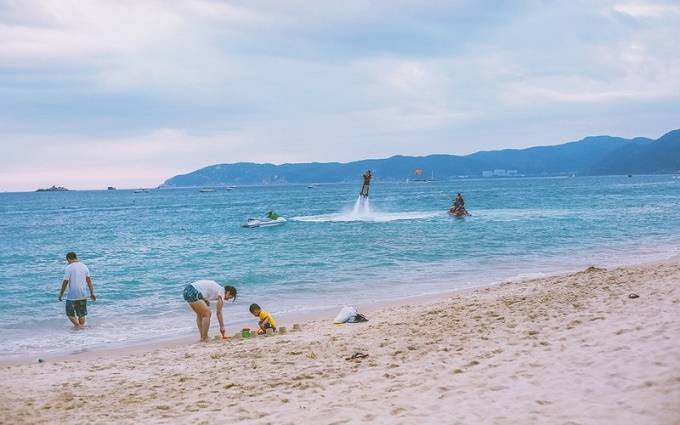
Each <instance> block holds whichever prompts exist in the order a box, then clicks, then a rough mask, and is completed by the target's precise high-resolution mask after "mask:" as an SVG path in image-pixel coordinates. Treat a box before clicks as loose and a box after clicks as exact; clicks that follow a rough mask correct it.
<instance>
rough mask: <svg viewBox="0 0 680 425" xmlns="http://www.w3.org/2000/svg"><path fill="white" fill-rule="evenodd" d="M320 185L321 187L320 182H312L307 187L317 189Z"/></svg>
mask: <svg viewBox="0 0 680 425" xmlns="http://www.w3.org/2000/svg"><path fill="white" fill-rule="evenodd" d="M318 187H319V184H318V183H312V184H310V185H309V186H307V189H316V188H318Z"/></svg>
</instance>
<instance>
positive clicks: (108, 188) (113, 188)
mask: <svg viewBox="0 0 680 425" xmlns="http://www.w3.org/2000/svg"><path fill="white" fill-rule="evenodd" d="M106 190H116V188H115V187H113V186H109V187H107V188H106Z"/></svg>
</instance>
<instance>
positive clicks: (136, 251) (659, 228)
mask: <svg viewBox="0 0 680 425" xmlns="http://www.w3.org/2000/svg"><path fill="white" fill-rule="evenodd" d="M359 186H360V182H359V181H357V184H354V185H349V184H338V185H320V186H318V187H315V188H311V189H310V188H307V187H306V186H269V187H239V188H236V189H235V190H231V191H227V190H224V189H217V190H216V191H215V192H210V193H200V192H199V191H198V190H197V189H167V190H152V191H149V192H148V193H134V192H133V191H129V190H117V191H74V192H52V193H0V241H1V242H0V243H1V245H0V246H1V249H0V295H1V299H2V308H0V341H1V342H0V358H9V357H14V356H26V355H28V356H31V357H38V356H41V355H49V354H57V353H69V352H77V351H83V350H90V349H97V348H102V347H112V346H117V345H121V344H128V343H137V342H143V341H149V340H153V339H156V338H158V339H162V338H170V337H174V336H179V335H191V334H192V333H195V332H196V331H195V329H194V327H195V324H194V320H193V313H191V312H190V310H189V308H188V306H187V305H186V303H184V301H183V300H182V289H183V287H184V285H185V284H186V283H188V282H190V281H192V280H195V279H215V280H217V281H218V282H221V283H230V284H233V285H234V286H236V287H237V288H238V290H239V299H238V302H236V303H234V304H229V305H227V307H226V309H225V318H226V321H227V322H228V323H232V324H234V323H240V322H242V321H244V320H249V319H250V316H249V313H248V311H247V307H248V305H249V304H250V303H251V302H257V303H259V304H260V305H262V306H263V307H264V308H265V309H267V310H269V311H271V312H272V313H273V314H274V315H282V314H294V313H300V312H313V311H314V310H320V309H324V310H325V309H328V308H336V307H337V308H339V307H341V306H342V305H345V304H350V305H362V304H367V303H372V302H379V301H387V300H394V299H400V298H407V297H412V296H417V295H423V294H434V293H438V292H447V291H452V290H456V289H459V288H466V287H473V286H479V285H484V284H489V283H493V282H497V281H500V280H506V279H519V278H522V277H532V276H540V275H541V274H544V273H556V272H563V271H571V270H577V269H581V268H583V267H585V266H588V265H591V264H598V265H605V266H606V265H615V264H625V263H638V262H643V261H647V260H653V259H659V258H667V257H670V256H672V255H676V254H678V253H679V252H680V208H678V206H679V205H680V179H677V178H673V176H634V177H632V178H628V177H624V176H621V177H575V178H515V179H462V180H457V181H451V182H432V183H429V184H414V183H411V184H406V183H401V184H398V183H381V182H380V181H376V182H375V183H374V184H373V185H372V189H371V200H370V202H371V204H370V207H371V211H370V213H368V214H366V215H356V214H354V213H353V212H352V208H353V206H354V203H355V201H356V200H357V194H358V191H359V188H360V187H359ZM454 191H461V192H463V194H464V196H465V199H466V206H467V207H468V209H469V211H470V212H471V213H472V214H473V215H472V216H471V217H467V218H464V219H456V218H451V217H449V216H448V215H447V213H446V210H447V208H448V206H449V204H450V202H451V193H452V192H454ZM268 210H276V211H277V212H279V213H280V214H282V215H283V216H285V217H287V218H288V219H289V222H288V223H287V224H285V225H283V226H281V227H272V228H259V229H244V228H241V227H240V224H241V223H243V222H244V221H245V220H246V219H247V218H248V217H256V216H261V215H262V214H263V213H264V212H266V211H268ZM71 250H73V251H76V252H77V253H78V255H79V257H80V258H81V260H82V261H83V262H84V263H85V264H87V265H88V267H89V268H90V270H91V272H92V276H93V280H94V284H95V288H96V292H97V294H98V297H99V299H98V300H97V302H96V303H90V304H89V312H90V315H89V317H88V319H89V327H88V328H87V329H85V330H81V331H74V330H72V329H71V327H70V325H69V322H68V320H67V319H66V317H65V316H64V313H63V310H64V304H63V303H60V302H58V301H57V294H58V289H59V286H60V283H61V278H62V276H63V268H64V266H65V261H64V254H65V253H66V252H67V251H71ZM232 330H236V329H235V328H233V327H232Z"/></svg>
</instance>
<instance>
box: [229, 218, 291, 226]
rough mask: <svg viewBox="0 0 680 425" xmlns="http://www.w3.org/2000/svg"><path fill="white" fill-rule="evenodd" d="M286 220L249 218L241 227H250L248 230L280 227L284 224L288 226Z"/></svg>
mask: <svg viewBox="0 0 680 425" xmlns="http://www.w3.org/2000/svg"><path fill="white" fill-rule="evenodd" d="M286 221H288V220H286V219H285V218H283V217H279V218H277V219H275V220H272V219H270V218H266V217H263V218H249V219H248V221H246V222H245V223H243V224H242V225H241V227H248V228H253V227H271V226H280V225H282V224H286Z"/></svg>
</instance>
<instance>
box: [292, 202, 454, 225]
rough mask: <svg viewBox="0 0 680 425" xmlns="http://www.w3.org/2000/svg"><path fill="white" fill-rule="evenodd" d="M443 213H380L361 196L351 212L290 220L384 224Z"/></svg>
mask: <svg viewBox="0 0 680 425" xmlns="http://www.w3.org/2000/svg"><path fill="white" fill-rule="evenodd" d="M442 214H443V213H441V212H439V211H409V212H382V211H376V210H374V209H373V208H371V204H370V201H369V200H368V198H362V197H361V196H360V197H359V198H358V199H357V200H356V202H355V203H354V207H353V208H352V209H351V210H348V211H343V212H339V213H331V214H320V215H307V216H299V217H293V218H292V220H295V221H304V222H312V223H324V222H351V221H365V222H374V223H385V222H388V221H397V220H425V219H428V218H433V217H436V216H440V215H442Z"/></svg>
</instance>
